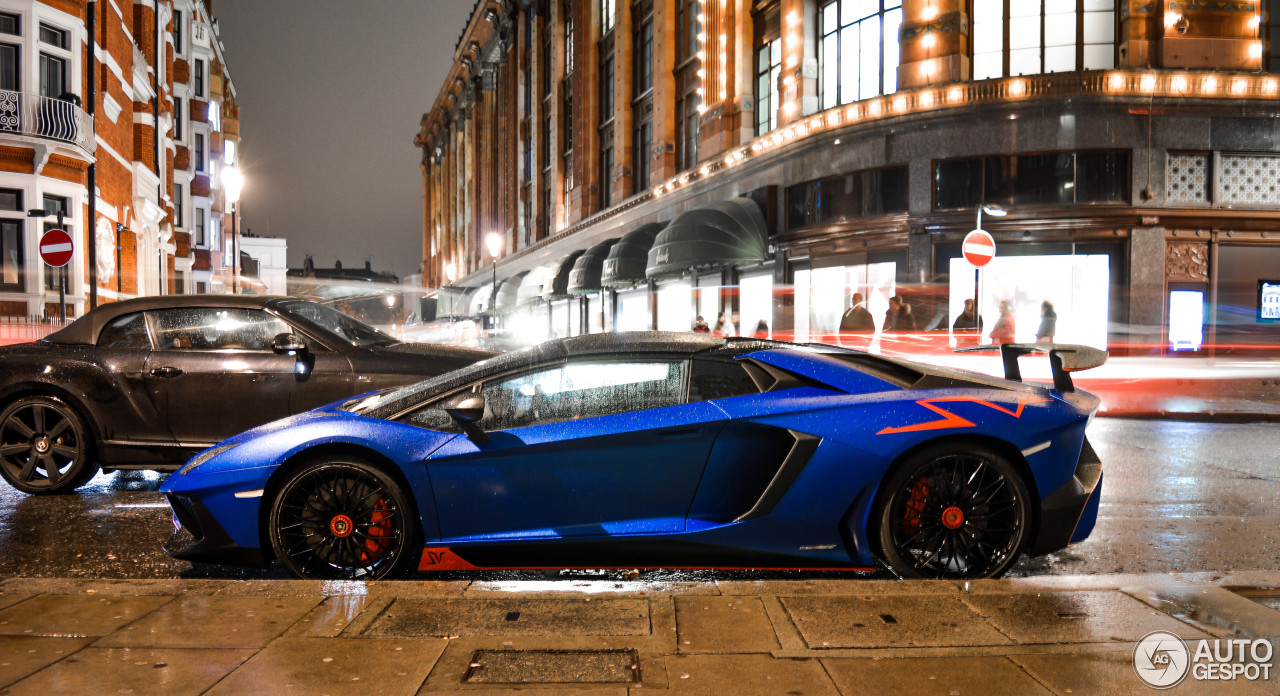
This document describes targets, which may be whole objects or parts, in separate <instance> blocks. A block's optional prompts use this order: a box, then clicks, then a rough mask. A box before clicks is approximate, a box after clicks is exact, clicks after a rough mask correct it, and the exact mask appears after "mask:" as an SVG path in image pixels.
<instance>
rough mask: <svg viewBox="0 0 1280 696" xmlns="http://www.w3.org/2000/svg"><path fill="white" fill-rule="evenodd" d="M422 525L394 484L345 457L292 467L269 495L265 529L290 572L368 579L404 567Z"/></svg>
mask: <svg viewBox="0 0 1280 696" xmlns="http://www.w3.org/2000/svg"><path fill="white" fill-rule="evenodd" d="M420 533H421V526H420V525H419V524H418V520H417V517H416V515H414V514H413V506H412V504H411V503H410V501H409V500H408V499H407V498H406V493H405V492H404V491H403V490H402V488H401V486H400V485H399V484H397V483H396V482H395V480H394V479H392V478H391V477H390V476H388V475H387V474H385V473H383V472H382V471H381V470H379V469H378V468H377V467H375V466H373V465H371V464H369V463H367V462H363V461H359V460H355V459H352V458H348V457H340V458H328V459H322V460H319V461H315V462H311V463H309V464H307V465H306V466H304V467H302V468H300V469H298V470H296V471H294V472H293V473H292V474H291V475H290V476H289V477H288V479H287V480H285V481H284V483H283V485H282V486H281V487H280V489H279V493H278V494H277V495H276V496H275V497H274V499H273V500H272V503H271V514H270V516H269V518H268V534H269V537H270V541H271V548H272V550H273V551H274V552H275V555H276V558H277V559H279V561H280V564H281V565H283V566H284V568H285V569H286V570H288V571H289V572H290V573H292V574H294V575H296V576H297V577H300V578H310V579H326V580H327V579H360V580H372V579H376V578H384V577H388V576H391V575H394V574H397V573H400V572H403V571H405V570H407V569H408V568H409V567H410V566H411V565H412V564H413V563H414V561H415V559H416V558H417V554H416V553H414V551H415V550H417V551H419V552H420V551H421V544H420V542H418V537H419V535H420Z"/></svg>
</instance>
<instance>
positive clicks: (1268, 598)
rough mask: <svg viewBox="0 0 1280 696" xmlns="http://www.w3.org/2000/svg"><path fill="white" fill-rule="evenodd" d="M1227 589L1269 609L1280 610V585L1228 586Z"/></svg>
mask: <svg viewBox="0 0 1280 696" xmlns="http://www.w3.org/2000/svg"><path fill="white" fill-rule="evenodd" d="M1227 589H1228V590H1231V591H1232V592H1234V593H1236V594H1238V595H1240V596H1241V597H1244V598H1245V599H1248V600H1251V601H1254V602H1257V603H1258V604H1261V605H1262V606H1264V607H1266V608H1268V609H1275V610H1276V611H1280V587H1228V588H1227Z"/></svg>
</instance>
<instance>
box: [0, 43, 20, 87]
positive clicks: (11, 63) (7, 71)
mask: <svg viewBox="0 0 1280 696" xmlns="http://www.w3.org/2000/svg"><path fill="white" fill-rule="evenodd" d="M18 55H19V50H18V47H17V46H15V45H13V44H7V43H0V89H5V90H9V91H10V92H17V91H20V86H21V84H22V83H21V81H20V80H19V77H18V76H19V75H20V74H21V73H20V72H19V71H18Z"/></svg>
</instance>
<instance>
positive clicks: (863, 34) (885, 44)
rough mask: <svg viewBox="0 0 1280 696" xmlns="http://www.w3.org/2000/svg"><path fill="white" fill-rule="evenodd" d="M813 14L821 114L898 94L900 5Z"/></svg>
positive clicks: (846, 3) (862, 2)
mask: <svg viewBox="0 0 1280 696" xmlns="http://www.w3.org/2000/svg"><path fill="white" fill-rule="evenodd" d="M1022 1H1023V0H1018V2H1022ZM818 13H819V27H820V29H821V32H822V39H821V46H820V47H819V51H818V75H819V86H820V90H821V96H822V108H823V109H830V108H831V107H833V106H837V105H839V104H847V103H849V102H851V101H857V100H859V99H869V98H871V97H875V96H879V95H881V94H892V93H893V92H896V91H898V27H899V25H901V24H902V0H835V1H834V2H830V3H827V4H826V5H823V6H822V9H820V10H819V11H818Z"/></svg>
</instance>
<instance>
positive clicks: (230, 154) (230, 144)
mask: <svg viewBox="0 0 1280 696" xmlns="http://www.w3.org/2000/svg"><path fill="white" fill-rule="evenodd" d="M237 156H238V155H237V154H236V141H234V140H227V141H225V142H223V143H222V163H223V164H224V165H226V166H228V167H234V166H236V157H237Z"/></svg>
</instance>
